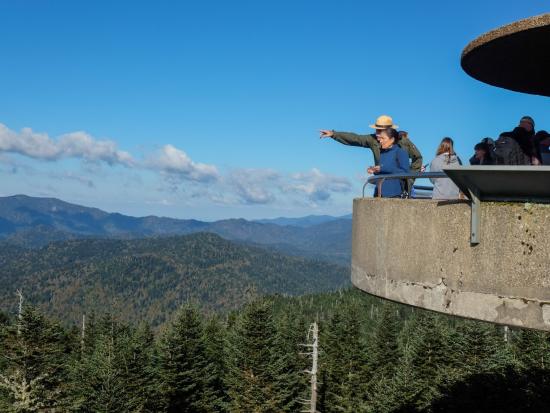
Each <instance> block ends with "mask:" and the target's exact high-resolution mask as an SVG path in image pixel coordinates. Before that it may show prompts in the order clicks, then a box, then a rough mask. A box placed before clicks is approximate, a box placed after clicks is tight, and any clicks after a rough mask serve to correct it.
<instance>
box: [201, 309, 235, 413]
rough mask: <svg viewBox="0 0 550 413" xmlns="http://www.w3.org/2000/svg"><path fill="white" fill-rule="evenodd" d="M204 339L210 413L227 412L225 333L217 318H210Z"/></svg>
mask: <svg viewBox="0 0 550 413" xmlns="http://www.w3.org/2000/svg"><path fill="white" fill-rule="evenodd" d="M204 334H205V339H206V358H207V360H208V362H209V364H210V365H211V371H210V376H209V377H210V382H209V383H207V384H208V387H209V388H210V389H212V409H213V410H212V411H215V412H226V411H228V410H227V409H228V403H229V397H228V395H227V388H226V385H225V381H224V377H225V371H226V365H227V362H226V360H225V358H224V357H223V355H224V354H225V342H226V331H225V327H224V325H223V324H222V322H221V321H220V320H219V318H218V317H216V316H213V317H210V318H209V319H208V320H207V322H206V325H205V329H204Z"/></svg>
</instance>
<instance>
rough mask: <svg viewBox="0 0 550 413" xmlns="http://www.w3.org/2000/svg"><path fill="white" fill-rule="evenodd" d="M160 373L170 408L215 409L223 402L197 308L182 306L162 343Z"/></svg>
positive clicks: (193, 411)
mask: <svg viewBox="0 0 550 413" xmlns="http://www.w3.org/2000/svg"><path fill="white" fill-rule="evenodd" d="M159 362H160V366H159V374H160V380H161V386H162V389H163V396H164V401H165V403H166V411H167V412H169V413H172V412H174V413H175V412H178V413H186V412H189V413H200V412H205V413H206V412H212V411H215V408H216V407H215V406H216V405H217V404H218V403H219V402H220V401H219V399H218V395H217V394H216V391H215V389H214V388H213V387H212V384H213V383H215V381H216V379H217V377H216V376H215V375H216V370H215V369H214V368H213V365H212V364H211V363H209V360H208V355H207V346H206V342H205V334H204V326H203V322H202V320H201V318H200V315H199V313H198V311H197V309H196V308H194V307H192V306H189V305H186V306H184V307H182V308H181V309H180V310H179V311H178V313H177V315H176V318H175V321H174V322H173V323H172V325H171V326H170V327H169V329H168V331H167V332H166V334H165V335H164V336H163V337H162V340H161V343H160V360H159Z"/></svg>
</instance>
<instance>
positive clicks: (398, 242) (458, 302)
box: [352, 198, 550, 331]
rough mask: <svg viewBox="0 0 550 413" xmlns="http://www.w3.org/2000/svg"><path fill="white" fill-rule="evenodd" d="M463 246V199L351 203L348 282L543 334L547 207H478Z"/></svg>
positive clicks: (548, 299) (466, 214) (548, 263)
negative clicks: (473, 237)
mask: <svg viewBox="0 0 550 413" xmlns="http://www.w3.org/2000/svg"><path fill="white" fill-rule="evenodd" d="M481 208H482V210H481V228H480V236H481V242H480V244H478V245H475V246H472V245H471V244H470V233H469V232H470V206H469V204H468V202H465V201H454V202H450V201H443V202H438V201H432V200H401V199H380V198H378V199H374V198H359V199H355V200H354V202H353V244H352V282H353V284H354V285H355V286H356V287H358V288H360V289H361V290H364V291H366V292H368V293H370V294H373V295H376V296H379V297H383V298H387V299H389V300H393V301H397V302H400V303H404V304H409V305H413V306H417V307H422V308H426V309H430V310H434V311H438V312H442V313H446V314H450V315H456V316H461V317H467V318H473V319H479V320H485V321H490V322H493V323H498V324H504V325H510V326H518V327H526V328H533V329H539V330H546V331H550V205H549V204H530V203H502V202H500V203H496V202H484V203H482V207H481Z"/></svg>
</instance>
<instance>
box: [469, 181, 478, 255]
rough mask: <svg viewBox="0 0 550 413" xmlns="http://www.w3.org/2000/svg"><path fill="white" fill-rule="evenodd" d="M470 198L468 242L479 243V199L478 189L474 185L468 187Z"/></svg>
mask: <svg viewBox="0 0 550 413" xmlns="http://www.w3.org/2000/svg"><path fill="white" fill-rule="evenodd" d="M468 192H469V193H470V199H471V201H472V202H471V204H470V207H471V223H470V244H473V245H477V244H479V241H480V239H479V235H480V234H479V228H480V223H481V201H480V200H479V191H478V190H477V188H476V187H473V188H472V187H470V188H468Z"/></svg>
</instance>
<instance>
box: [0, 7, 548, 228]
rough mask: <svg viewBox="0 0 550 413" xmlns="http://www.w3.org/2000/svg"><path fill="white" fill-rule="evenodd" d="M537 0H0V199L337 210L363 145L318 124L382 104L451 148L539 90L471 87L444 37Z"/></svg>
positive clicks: (115, 207)
mask: <svg viewBox="0 0 550 413" xmlns="http://www.w3.org/2000/svg"><path fill="white" fill-rule="evenodd" d="M545 6H546V7H547V4H546V2H544V1H523V2H518V1H512V0H508V1H483V2H479V1H476V2H474V1H462V2H440V1H417V2H411V1H394V2H372V1H339V2H334V1H330V2H329V1H319V0H317V1H298V0H295V1H285V0H279V1H276V2H274V1H238V0H237V1H232V2H226V1H202V2H185V1H178V2H176V1H174V2H169V1H163V2H141V1H132V2H129V1H127V2H124V1H119V2H106V1H105V2H103V1H94V2H75V1H46V0H37V1H25V0H21V1H16V2H14V1H7V0H5V1H2V0H0V16H1V17H2V24H0V39H1V41H0V56H2V60H1V61H2V64H0V91H1V95H0V96H1V97H0V124H1V126H0V183H1V184H0V196H7V195H13V194H17V193H24V194H28V195H32V196H53V197H57V198H61V199H63V200H66V201H69V202H74V203H79V204H83V205H87V206H94V207H99V208H102V209H105V210H107V211H117V212H121V213H125V214H130V215H149V214H154V215H162V216H173V217H179V218H198V219H219V218H227V217H245V218H260V217H273V216H281V215H284V216H301V215H307V214H312V213H313V214H324V213H328V214H332V215H339V214H346V213H349V212H350V211H351V200H352V198H353V197H355V196H358V194H359V193H360V188H361V185H362V181H363V180H364V178H365V176H366V175H365V168H366V166H368V165H370V164H372V156H371V154H370V152H369V151H367V150H364V149H360V148H352V147H346V146H344V145H340V144H338V143H336V142H334V141H331V140H328V139H327V140H322V141H321V140H319V139H318V130H319V129H325V128H326V129H336V130H345V131H355V132H359V133H364V132H369V129H368V125H369V124H370V123H372V121H373V120H374V119H375V118H376V117H377V116H378V115H380V114H383V113H386V114H390V115H392V116H393V118H394V120H395V122H396V123H397V124H399V125H400V126H401V128H403V129H406V130H408V131H409V132H410V136H411V138H412V140H413V141H414V142H415V143H416V144H417V146H418V147H419V148H420V150H421V152H422V153H423V155H424V159H425V163H427V162H429V161H430V160H431V159H432V158H433V154H434V152H435V149H436V147H437V144H438V143H439V141H440V139H441V138H442V137H444V136H451V137H453V138H454V140H455V143H456V147H457V151H458V153H459V155H461V157H462V158H463V159H467V158H468V157H469V156H470V155H471V152H472V147H473V145H474V144H475V143H476V142H478V141H479V140H480V139H481V138H483V137H485V136H496V135H498V133H499V132H500V131H503V130H509V129H511V128H513V127H514V126H515V124H516V123H517V121H518V120H519V118H520V117H521V116H522V115H525V114H529V115H531V116H533V117H534V118H535V121H536V123H537V128H538V129H550V111H549V110H548V109H549V102H550V101H549V100H548V98H543V97H539V96H531V95H522V94H519V93H515V92H509V91H506V90H502V89H498V88H495V87H491V86H488V85H484V84H482V83H480V82H478V81H476V80H474V79H472V78H470V77H468V76H467V75H466V74H465V73H464V72H463V71H462V70H461V68H460V64H459V61H460V60H459V59H460V53H461V51H462V49H463V48H464V47H465V46H466V44H467V43H468V42H469V41H471V40H473V39H474V38H475V37H477V36H478V35H480V34H482V33H484V32H486V31H488V30H491V29H493V28H496V27H498V26H500V25H502V24H506V23H510V22H512V21H515V20H518V19H521V18H525V17H529V16H532V15H536V14H541V13H544V12H546V11H547V10H545Z"/></svg>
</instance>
